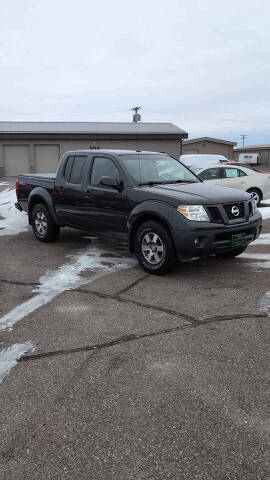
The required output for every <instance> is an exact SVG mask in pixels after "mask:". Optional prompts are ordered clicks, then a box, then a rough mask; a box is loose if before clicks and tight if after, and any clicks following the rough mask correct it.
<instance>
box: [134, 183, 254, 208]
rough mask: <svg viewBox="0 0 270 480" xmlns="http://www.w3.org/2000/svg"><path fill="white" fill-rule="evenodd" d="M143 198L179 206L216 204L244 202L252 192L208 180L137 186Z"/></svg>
mask: <svg viewBox="0 0 270 480" xmlns="http://www.w3.org/2000/svg"><path fill="white" fill-rule="evenodd" d="M137 190H140V192H141V194H142V193H143V195H141V196H143V197H144V198H143V200H150V199H153V200H162V201H166V203H171V204H172V205H174V206H178V205H179V204H180V203H183V204H185V203H186V204H191V205H216V204H218V203H234V202H243V201H244V200H248V199H249V198H250V194H249V193H246V192H242V191H241V190H236V189H235V188H228V187H219V186H217V185H210V184H209V183H207V182H198V183H186V184H175V183H174V184H167V185H154V186H152V187H150V186H149V187H148V186H143V187H137Z"/></svg>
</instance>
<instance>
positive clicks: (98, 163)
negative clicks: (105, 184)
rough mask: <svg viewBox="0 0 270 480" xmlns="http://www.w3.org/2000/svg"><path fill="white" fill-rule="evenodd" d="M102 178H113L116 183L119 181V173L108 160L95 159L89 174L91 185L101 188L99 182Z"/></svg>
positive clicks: (104, 158)
mask: <svg viewBox="0 0 270 480" xmlns="http://www.w3.org/2000/svg"><path fill="white" fill-rule="evenodd" d="M102 177H113V178H116V179H117V180H118V182H120V180H121V175H120V172H119V170H118V168H117V167H116V165H115V164H114V162H113V161H112V160H111V159H110V158H106V157H95V158H94V163H93V168H92V173H91V181H90V183H91V185H93V186H95V187H98V186H101V185H100V181H101V179H102Z"/></svg>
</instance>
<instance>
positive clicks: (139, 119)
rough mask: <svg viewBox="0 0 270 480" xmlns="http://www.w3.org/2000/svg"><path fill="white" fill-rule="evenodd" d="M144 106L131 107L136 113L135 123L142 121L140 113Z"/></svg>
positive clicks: (134, 116)
mask: <svg viewBox="0 0 270 480" xmlns="http://www.w3.org/2000/svg"><path fill="white" fill-rule="evenodd" d="M141 109H142V107H133V108H132V109H131V111H133V112H134V115H133V123H138V122H140V121H141V119H142V116H141V115H140V114H139V113H138V111H139V110H141Z"/></svg>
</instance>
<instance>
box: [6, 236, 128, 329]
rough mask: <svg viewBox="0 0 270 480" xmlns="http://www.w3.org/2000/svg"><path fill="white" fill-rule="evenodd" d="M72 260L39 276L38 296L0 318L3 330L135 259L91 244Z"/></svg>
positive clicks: (73, 256)
mask: <svg viewBox="0 0 270 480" xmlns="http://www.w3.org/2000/svg"><path fill="white" fill-rule="evenodd" d="M68 258H70V259H71V260H72V261H71V262H69V263H66V264H64V265H62V266H61V267H60V268H59V269H58V270H54V271H49V272H47V273H46V274H45V275H43V276H42V277H41V278H40V285H39V287H38V288H37V289H35V290H33V292H37V295H35V296H34V297H32V298H30V299H29V300H27V301H26V302H24V303H21V304H20V305H18V306H17V307H15V308H14V309H13V310H11V311H10V312H9V313H7V314H6V315H4V316H3V317H2V318H0V330H3V329H6V328H10V327H12V325H14V324H15V323H16V322H18V321H19V320H21V319H22V318H23V317H25V316H26V315H29V314H30V313H32V312H33V311H35V310H36V309H38V308H40V307H41V306H43V305H46V304H48V303H49V302H50V301H51V300H52V299H53V298H55V297H56V296H57V295H59V294H60V293H62V292H64V291H66V290H73V289H74V288H78V287H79V286H81V285H83V284H86V283H90V282H93V281H94V280H96V279H97V278H99V277H102V276H104V275H108V274H109V273H113V272H116V271H118V270H122V269H124V268H130V267H132V266H133V265H135V263H136V262H135V260H134V259H133V258H124V257H120V258H119V257H118V256H117V258H116V257H115V256H114V254H113V252H108V251H104V250H102V249H101V248H99V247H98V246H92V245H90V246H89V247H88V248H87V249H86V250H85V251H81V252H78V253H77V254H76V255H68ZM86 269H87V270H90V271H91V272H93V273H92V275H91V276H90V277H83V276H80V273H81V272H83V271H84V270H86Z"/></svg>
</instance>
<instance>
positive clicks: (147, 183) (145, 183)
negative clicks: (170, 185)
mask: <svg viewBox="0 0 270 480" xmlns="http://www.w3.org/2000/svg"><path fill="white" fill-rule="evenodd" d="M162 183H163V184H164V183H167V182H159V181H157V182H152V181H151V182H143V183H138V185H139V187H140V186H141V185H148V186H149V187H151V186H152V185H161V184H162Z"/></svg>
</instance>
